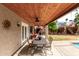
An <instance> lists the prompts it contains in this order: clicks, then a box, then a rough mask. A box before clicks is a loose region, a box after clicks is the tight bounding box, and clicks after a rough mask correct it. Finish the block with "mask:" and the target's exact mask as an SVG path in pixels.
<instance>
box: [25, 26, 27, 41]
mask: <svg viewBox="0 0 79 59" xmlns="http://www.w3.org/2000/svg"><path fill="white" fill-rule="evenodd" d="M26 35H27V28H26V27H25V39H26V38H27V36H26Z"/></svg>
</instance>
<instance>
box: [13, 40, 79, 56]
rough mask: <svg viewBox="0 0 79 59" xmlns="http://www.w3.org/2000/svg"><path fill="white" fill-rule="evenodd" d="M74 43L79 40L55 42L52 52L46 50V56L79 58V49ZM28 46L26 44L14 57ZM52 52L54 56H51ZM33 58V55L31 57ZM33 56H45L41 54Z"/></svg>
mask: <svg viewBox="0 0 79 59" xmlns="http://www.w3.org/2000/svg"><path fill="white" fill-rule="evenodd" d="M73 42H79V40H70V41H53V42H52V47H51V51H50V48H48V50H46V53H47V55H46V56H79V48H76V47H75V46H73V45H72V43H73ZM25 46H26V44H25V45H24V46H23V47H22V48H21V49H20V50H19V51H18V52H17V53H16V54H15V55H14V56H18V54H19V53H20V52H21V50H22V49H23V48H24V47H25ZM51 52H52V53H53V54H51ZM20 56H28V55H20ZM29 56H31V55H29ZM33 56H44V55H40V54H39V53H37V54H35V55H33Z"/></svg>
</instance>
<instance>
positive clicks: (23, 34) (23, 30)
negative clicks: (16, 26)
mask: <svg viewBox="0 0 79 59" xmlns="http://www.w3.org/2000/svg"><path fill="white" fill-rule="evenodd" d="M22 40H24V26H22Z"/></svg>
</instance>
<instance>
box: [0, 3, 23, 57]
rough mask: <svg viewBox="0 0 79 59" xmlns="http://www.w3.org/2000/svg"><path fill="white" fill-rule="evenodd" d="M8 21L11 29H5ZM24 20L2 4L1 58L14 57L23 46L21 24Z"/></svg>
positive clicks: (0, 7) (0, 18) (0, 14)
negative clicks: (5, 23) (4, 56)
mask: <svg viewBox="0 0 79 59" xmlns="http://www.w3.org/2000/svg"><path fill="white" fill-rule="evenodd" d="M5 19H7V20H9V21H10V22H11V26H10V28H9V29H5V28H4V27H3V24H2V23H3V21H4V20H5ZM20 20H22V18H20V17H19V16H17V15H16V14H15V13H14V12H12V11H10V10H9V9H8V8H6V7H4V6H3V5H1V4H0V56H1V55H2V56H3V55H7V56H9V55H12V54H13V53H14V52H15V51H16V50H17V49H18V48H19V47H20V46H21V27H18V26H17V22H19V23H20V24H21V21H20Z"/></svg>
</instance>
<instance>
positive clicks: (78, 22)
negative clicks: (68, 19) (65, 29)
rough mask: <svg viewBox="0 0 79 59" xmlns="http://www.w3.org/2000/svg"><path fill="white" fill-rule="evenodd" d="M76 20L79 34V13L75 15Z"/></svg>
mask: <svg viewBox="0 0 79 59" xmlns="http://www.w3.org/2000/svg"><path fill="white" fill-rule="evenodd" d="M74 22H75V24H76V25H77V27H78V29H77V31H76V34H78V32H79V14H77V15H76V16H75V19H74Z"/></svg>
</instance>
